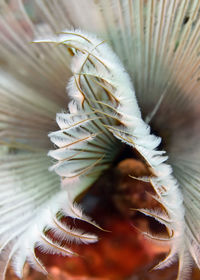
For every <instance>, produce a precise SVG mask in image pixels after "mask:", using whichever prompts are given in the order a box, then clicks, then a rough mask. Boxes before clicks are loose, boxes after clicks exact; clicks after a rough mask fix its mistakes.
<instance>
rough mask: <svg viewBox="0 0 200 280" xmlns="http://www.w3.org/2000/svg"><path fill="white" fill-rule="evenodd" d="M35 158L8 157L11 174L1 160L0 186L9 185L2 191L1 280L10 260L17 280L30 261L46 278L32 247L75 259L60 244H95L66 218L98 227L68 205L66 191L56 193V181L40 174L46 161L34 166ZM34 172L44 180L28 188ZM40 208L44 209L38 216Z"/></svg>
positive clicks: (93, 236)
mask: <svg viewBox="0 0 200 280" xmlns="http://www.w3.org/2000/svg"><path fill="white" fill-rule="evenodd" d="M39 158H40V156H39V155H34V154H32V158H31V159H30V154H24V155H14V156H13V155H10V156H9V160H10V162H12V171H11V170H10V168H11V166H10V164H4V160H3V159H2V166H1V172H2V173H3V175H4V176H3V177H2V178H1V184H2V186H4V184H7V188H6V189H2V188H1V197H2V200H1V209H0V210H1V219H0V224H1V225H3V226H2V227H1V229H0V236H1V238H0V242H1V258H0V279H4V278H5V275H6V270H7V267H8V265H9V263H10V261H11V259H12V264H13V267H14V270H15V273H16V274H17V276H18V277H20V278H21V277H22V276H23V268H24V265H25V262H29V264H30V265H31V266H33V267H34V268H35V269H36V270H38V271H40V272H43V273H47V271H46V270H45V267H44V266H43V264H42V262H41V260H40V259H39V258H38V257H37V255H36V253H35V249H36V248H40V250H41V251H43V252H47V253H51V254H56V253H57V254H61V255H63V256H74V255H77V254H76V253H75V252H73V251H72V250H70V248H68V247H66V246H65V245H63V242H65V243H66V242H68V243H70V242H76V243H80V242H83V243H91V242H96V241H97V237H96V236H95V235H93V234H86V233H85V232H84V231H81V230H78V229H77V228H76V226H75V224H76V223H73V224H74V226H73V227H72V226H71V225H70V224H68V223H67V222H66V219H64V218H65V217H71V219H74V220H75V221H76V220H82V221H85V222H86V223H90V224H92V225H93V226H96V227H98V226H97V225H96V224H95V223H94V222H92V220H91V219H89V218H87V217H86V216H85V215H84V214H83V213H82V210H81V209H80V207H77V206H76V205H74V204H72V203H71V202H70V200H69V198H68V197H67V193H66V192H65V191H60V192H58V189H57V186H58V183H59V182H58V178H56V177H55V176H53V173H49V172H48V170H46V171H44V170H43V169H44V167H45V168H46V166H47V165H48V164H49V163H48V160H47V158H46V157H45V155H44V162H42V161H41V162H38V159H39ZM5 160H8V155H6V156H5ZM19 161H20V162H21V164H20V165H19ZM43 164H44V165H43ZM8 165H9V167H8ZM8 168H9V170H8ZM35 168H36V169H37V171H38V172H36V173H35V176H38V174H40V172H43V171H44V172H43V177H42V178H41V177H40V176H39V178H38V179H37V178H35V180H33V178H32V183H30V175H31V173H33V170H34V169H35ZM24 172H26V173H24ZM8 174H9V177H8ZM47 178H49V180H50V181H49V180H47ZM49 182H51V183H49ZM12 184H14V185H15V189H13V188H12ZM41 184H42V186H43V187H42V188H41ZM22 185H24V188H26V193H24V192H23V190H22V187H21V186H22ZM27 185H28V186H29V188H28V189H27ZM41 203H42V204H43V207H42V208H43V210H44V211H42V213H41V211H40V209H41V206H40V205H41ZM8 206H9V207H8ZM63 220H64V221H63ZM38 224H39V225H38ZM36 225H38V226H36Z"/></svg>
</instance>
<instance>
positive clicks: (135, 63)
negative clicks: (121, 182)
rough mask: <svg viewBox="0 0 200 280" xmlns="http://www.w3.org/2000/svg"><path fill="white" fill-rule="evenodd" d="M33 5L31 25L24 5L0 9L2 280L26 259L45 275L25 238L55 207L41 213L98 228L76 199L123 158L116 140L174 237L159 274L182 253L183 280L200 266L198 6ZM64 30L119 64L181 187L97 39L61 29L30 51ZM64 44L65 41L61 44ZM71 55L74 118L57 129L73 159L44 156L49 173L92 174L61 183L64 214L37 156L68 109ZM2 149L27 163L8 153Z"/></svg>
mask: <svg viewBox="0 0 200 280" xmlns="http://www.w3.org/2000/svg"><path fill="white" fill-rule="evenodd" d="M27 2H28V1H26V3H27ZM30 2H31V5H33V8H34V10H35V12H36V21H35V19H34V20H32V18H31V17H29V15H28V13H27V11H26V9H25V6H24V3H25V2H23V1H22V0H18V1H15V0H11V1H5V0H2V1H1V4H0V5H1V11H0V28H1V31H2V32H1V33H0V41H1V44H0V61H1V62H3V63H1V75H0V76H1V77H0V99H1V102H0V120H1V124H0V130H1V132H0V140H1V144H2V145H6V147H7V152H6V153H5V158H4V159H3V160H2V165H1V169H0V183H1V186H2V187H1V191H2V192H1V193H2V197H1V198H0V203H2V204H1V205H2V206H1V209H0V211H2V213H7V214H6V215H7V216H5V215H0V217H1V218H0V224H1V225H2V229H1V232H0V243H1V245H2V248H1V250H2V252H3V253H2V254H1V259H0V261H1V271H0V274H1V276H0V278H1V279H4V277H5V271H6V268H7V264H8V263H9V262H10V260H11V259H12V257H14V258H15V270H16V271H17V272H18V275H19V276H20V277H22V274H23V273H22V271H23V265H24V262H25V261H26V260H29V262H31V263H32V265H33V266H35V267H37V268H38V269H39V270H44V269H43V265H42V264H41V263H40V261H39V260H38V259H37V258H36V256H35V255H34V246H35V243H34V242H33V240H32V241H31V242H30V243H28V241H27V242H24V240H27V236H28V235H29V231H27V230H28V228H31V225H33V223H35V224H37V225H38V226H39V225H40V219H39V218H38V219H37V220H36V219H34V218H35V216H37V213H42V212H43V210H44V208H46V206H45V205H46V204H48V201H51V199H52V201H53V200H54V203H52V205H51V207H50V208H51V209H50V212H49V211H47V212H48V213H53V215H56V213H57V211H58V209H61V213H62V212H63V215H69V216H72V217H74V218H80V217H82V218H83V219H85V221H88V222H90V223H91V224H93V225H95V223H94V222H93V221H90V219H89V218H87V217H85V216H84V215H83V214H82V212H81V211H80V210H76V208H75V206H73V204H72V201H73V198H74V197H76V195H78V194H80V193H81V192H82V191H83V190H85V189H86V188H87V187H88V186H90V185H91V184H92V182H94V181H95V180H96V178H98V176H99V175H100V174H101V172H102V171H103V170H104V169H106V168H107V167H108V166H109V165H110V163H111V162H112V159H113V158H114V157H115V154H114V153H113V152H114V151H117V150H118V149H119V147H120V145H121V144H120V143H121V141H122V142H124V143H127V144H128V145H130V146H133V147H134V148H135V149H137V150H138V152H139V153H140V154H141V155H142V156H143V157H144V158H145V159H146V162H148V164H149V169H150V170H152V171H153V173H154V177H152V178H149V181H150V183H151V184H152V186H153V187H154V189H155V191H156V193H157V196H156V199H157V200H158V201H159V202H160V203H161V204H163V206H164V208H165V209H167V212H168V215H169V218H170V219H171V221H172V222H171V224H170V226H169V227H171V232H174V237H175V238H174V239H173V240H172V242H171V243H172V249H171V252H170V255H169V256H168V257H167V259H166V260H165V261H163V262H162V264H160V265H158V267H163V266H164V265H169V264H170V263H171V262H172V261H173V260H175V258H176V256H177V255H178V256H179V260H180V266H179V274H178V278H179V279H180V280H183V279H184V278H186V277H187V276H188V271H189V269H188V266H191V258H192V257H193V259H194V260H195V262H196V263H197V265H198V267H199V261H198V260H199V258H200V254H199V251H200V246H199V244H200V238H199V230H200V224H199V220H200V209H199V203H198V202H199V201H200V195H199V193H200V192H199V187H198V186H199V178H200V172H199V170H198V166H199V154H200V148H199V131H200V126H199V121H198V120H199V109H198V107H199V106H197V104H199V84H198V83H199V62H200V60H199V51H198V50H199V47H200V40H199V27H200V21H199V8H200V1H199V0H183V1H182V0H178V1H140V0H134V1H130V0H123V1H112V0H100V1H93V0H87V1H82V0H77V1H73V0H68V1H65V0H60V1H59V5H58V4H57V3H56V2H55V1H53V0H49V1H46V2H45V1H43V0H37V1H30ZM47 2H48V3H47ZM13 3H14V5H12V4H13ZM10 4H11V5H10ZM14 9H16V10H14ZM66 15H67V16H66ZM72 15H73V16H72ZM83 15H84V16H83ZM24 23H25V26H24ZM71 26H73V27H78V28H79V27H81V28H82V29H84V30H88V31H93V32H95V33H96V34H98V35H101V36H102V38H104V39H106V41H107V42H109V44H110V45H111V46H112V48H113V49H114V51H115V52H116V53H117V55H118V56H119V58H120V60H121V61H122V62H123V64H124V65H125V66H126V70H127V72H128V73H129V74H130V76H131V79H132V81H133V84H134V87H135V91H136V94H137V100H138V102H139V104H140V107H141V109H142V114H143V116H144V119H146V120H148V123H150V124H152V123H153V126H154V128H155V129H156V130H158V131H159V130H161V131H163V128H164V129H165V130H166V131H168V130H169V133H170V136H171V138H170V143H167V155H168V156H169V162H170V164H171V166H172V167H173V174H174V176H175V177H176V179H177V180H178V182H179V185H178V184H177V182H176V180H175V179H174V177H173V176H172V167H171V166H169V165H168V164H165V163H164V161H165V160H166V158H165V157H164V156H163V154H164V152H162V151H161V152H160V151H157V150H156V147H158V145H159V138H157V139H156V138H155V137H152V136H151V135H150V126H148V125H146V124H145V123H144V122H143V120H142V119H141V114H140V110H139V108H138V106H137V102H136V98H135V95H134V90H133V88H132V82H131V81H130V79H129V77H128V75H127V74H126V71H125V70H124V68H123V66H122V63H121V62H120V60H119V59H118V58H117V57H116V55H114V54H113V52H112V51H111V50H110V48H109V47H108V46H107V45H106V44H105V42H102V41H100V40H98V39H97V38H96V37H95V36H93V35H90V34H86V33H83V32H80V31H77V30H69V31H67V32H63V34H62V35H61V36H60V37H57V38H55V37H54V36H49V37H48V38H47V40H46V41H48V42H50V41H52V40H53V41H54V43H56V45H57V43H58V44H59V45H62V46H61V47H55V46H54V45H53V46H52V45H51V44H30V41H32V40H33V38H34V36H37V38H40V37H41V38H43V37H44V36H46V34H49V33H51V34H52V32H59V31H60V30H62V29H63V28H71ZM65 33H67V34H65ZM80 35H81V36H82V35H83V36H82V38H81V37H80ZM65 39H67V41H66V42H64V41H63V42H61V41H62V40H65ZM87 39H89V40H90V41H91V42H89V41H87ZM43 41H45V40H43ZM98 43H100V45H99V46H97V44H98ZM73 44H74V45H73ZM66 46H67V48H71V51H72V52H70V53H71V54H69V53H68V52H67V51H66ZM77 47H78V49H77V50H76V48H77ZM81 49H82V51H80V50H81ZM72 53H73V54H74V57H73V59H72V66H71V67H72V68H71V69H72V72H73V74H74V76H73V77H72V79H71V81H70V83H69V86H68V88H67V91H68V92H69V95H70V96H71V98H72V101H71V102H70V103H69V104H68V109H69V114H71V117H70V115H68V114H66V115H65V113H63V114H64V115H62V117H61V118H60V116H59V115H58V116H59V117H58V118H57V122H58V125H62V126H63V127H60V128H61V130H62V129H66V135H65V136H66V137H62V138H64V141H66V138H67V139H71V140H70V141H71V143H73V145H71V150H70V149H69V146H68V147H66V148H60V149H57V150H56V151H50V152H49V155H51V156H53V157H54V158H55V159H56V160H58V161H59V162H58V163H59V164H58V165H56V168H58V167H59V165H62V160H63V161H65V160H68V161H72V160H73V159H74V160H75V161H76V162H77V166H79V165H80V162H81V161H85V160H87V159H88V157H90V160H88V161H87V162H88V165H80V166H81V169H80V170H78V169H77V168H75V167H74V173H73V172H72V175H73V176H71V177H66V178H65V179H64V180H63V181H62V187H63V188H64V189H66V190H67V192H68V195H70V199H68V198H67V201H66V203H69V204H68V206H66V205H65V202H63V203H64V205H63V206H62V207H61V204H62V198H60V199H58V200H57V193H59V192H60V184H59V180H58V179H57V178H56V176H55V175H54V174H53V172H51V173H49V172H48V171H47V166H49V162H48V160H47V159H46V157H45V155H44V154H45V153H46V152H47V150H48V149H49V145H48V143H49V141H48V140H47V137H46V135H47V133H48V132H49V131H53V130H55V127H54V125H53V124H54V123H55V122H54V121H53V120H54V118H55V114H56V112H58V111H59V110H60V109H59V108H60V107H62V106H63V104H66V101H67V100H66V99H65V95H64V87H65V84H66V80H67V79H68V78H69V76H70V75H71V71H69V61H70V59H71V55H72ZM84 60H86V63H85V64H84ZM83 64H84V65H83ZM82 66H84V67H82ZM81 67H82V68H83V69H81ZM8 72H9V74H7V73H8ZM79 74H81V75H79ZM47 103H48V104H47ZM83 105H84V107H83ZM8 112H9V114H8ZM72 115H73V116H72ZM65 116H66V117H65ZM184 116H187V118H186V117H184ZM87 118H88V121H85V119H87ZM78 120H80V122H79V121H78ZM65 123H67V126H66V127H65ZM191 124H192V125H191ZM73 126H74V128H73ZM70 127H71V128H73V129H70ZM79 128H80V129H81V133H82V132H84V135H86V134H87V135H93V136H94V135H95V137H91V141H83V139H81V138H79V139H78V140H79V141H78V142H77V143H74V142H75V139H77V137H78V136H77V135H78V134H80V129H79ZM70 130H71V131H70ZM70 132H72V135H70ZM164 132H165V131H164ZM164 138H165V136H164ZM88 140H89V138H88ZM62 141H63V139H62ZM62 141H61V142H62ZM9 148H14V149H16V150H17V153H20V151H21V150H22V151H23V153H22V155H19V154H16V155H8V154H7V153H9ZM24 151H26V156H25V154H24ZM28 158H29V160H28ZM32 158H34V160H33V161H31V160H30V159H32ZM44 159H45V160H44ZM56 168H55V170H56ZM13 171H14V174H13ZM66 176H67V174H66ZM34 182H35V183H34ZM40 182H41V184H40ZM72 183H73V185H72ZM48 184H49V185H48ZM179 187H180V188H181V190H182V194H183V197H182V196H181V194H180V192H179ZM36 190H37V191H36ZM37 192H38V195H36V193H37ZM25 194H26V195H25ZM11 196H12V198H10V197H11ZM13 197H15V199H14V200H13ZM53 197H55V199H53ZM30 198H31V199H30ZM56 200H57V202H56ZM68 200H69V201H70V202H69V201H68ZM182 200H184V207H185V220H184V219H183V216H184V211H183V207H182ZM21 201H22V203H21ZM13 205H15V206H14V207H12V206H13ZM18 205H19V206H20V208H19V209H17V206H18ZM69 205H70V206H69ZM29 206H30V207H29ZM43 207H44V208H43ZM48 207H49V205H47V208H48ZM153 214H154V213H153ZM157 214H159V213H157ZM48 215H49V214H48ZM160 215H161V213H160ZM39 216H41V215H39ZM46 219H47V220H46V222H45V220H44V221H43V222H42V224H41V226H42V227H41V228H40V226H39V231H40V232H42V231H43V229H44V228H43V226H44V227H46V228H48V223H49V224H51V219H49V218H48V216H47V217H46ZM96 226H98V225H96ZM16 229H17V230H16ZM169 232H170V229H169ZM78 242H79V240H78ZM20 244H29V245H30V246H29V245H26V248H28V250H25V249H24V248H23V247H22V246H20ZM15 249H16V251H15ZM23 249H24V250H23ZM188 252H189V254H188ZM191 255H192V257H191ZM44 272H45V271H44Z"/></svg>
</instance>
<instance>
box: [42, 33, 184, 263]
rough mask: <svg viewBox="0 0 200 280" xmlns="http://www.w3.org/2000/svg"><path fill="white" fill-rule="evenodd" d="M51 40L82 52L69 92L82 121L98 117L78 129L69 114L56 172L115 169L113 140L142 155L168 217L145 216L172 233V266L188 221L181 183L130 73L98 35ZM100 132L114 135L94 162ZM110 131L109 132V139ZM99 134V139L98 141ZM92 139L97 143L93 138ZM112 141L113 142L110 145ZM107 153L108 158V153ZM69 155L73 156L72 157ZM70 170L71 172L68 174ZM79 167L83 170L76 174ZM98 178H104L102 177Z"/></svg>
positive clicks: (77, 56) (69, 35) (64, 35)
mask: <svg viewBox="0 0 200 280" xmlns="http://www.w3.org/2000/svg"><path fill="white" fill-rule="evenodd" d="M45 41H48V40H45ZM49 41H52V42H54V43H58V42H59V43H61V44H63V45H66V46H67V47H68V48H72V50H73V52H74V53H76V52H77V53H76V54H75V56H74V57H73V59H72V65H71V68H72V72H73V73H74V76H73V77H72V79H71V81H70V84H69V87H68V89H69V94H70V96H71V98H72V100H73V101H72V102H73V103H76V104H77V105H76V106H77V118H78V116H79V115H84V113H85V114H86V115H87V114H92V113H94V115H95V116H96V117H94V118H93V119H92V118H91V119H89V120H88V122H87V126H85V123H84V122H83V123H82V122H81V118H80V122H77V121H74V124H73V119H72V116H71V115H70V114H66V115H65V119H67V123H72V125H71V126H70V127H69V128H67V129H66V130H65V129H61V130H59V131H58V132H53V133H51V134H50V138H51V140H52V141H53V142H54V143H55V144H56V145H57V146H58V148H59V149H58V151H59V152H60V153H59V161H58V163H57V164H56V165H54V170H55V171H56V172H57V173H58V174H61V173H60V167H61V168H62V170H63V171H62V176H63V177H64V178H65V177H66V178H68V174H70V171H71V172H72V174H73V176H83V177H84V176H88V177H90V176H91V175H90V172H93V171H94V170H95V169H96V170H97V171H98V170H99V171H100V172H102V164H103V163H104V160H106V162H107V163H108V164H111V163H112V161H113V159H114V156H115V153H114V152H113V153H110V152H109V148H110V147H112V148H113V145H112V144H111V143H112V142H113V141H114V139H113V137H114V136H115V137H116V139H118V140H120V141H121V142H124V143H126V144H127V145H130V146H131V147H133V148H134V149H135V150H137V151H138V152H139V154H140V155H141V157H142V158H143V159H144V161H145V162H146V164H147V166H149V168H150V169H151V171H152V173H153V174H154V177H153V178H152V179H151V180H152V182H153V185H154V188H155V189H156V192H157V193H158V194H159V201H160V203H161V204H162V205H163V206H164V208H165V209H166V211H167V214H168V216H169V218H166V217H163V215H162V214H161V213H160V212H154V211H151V210H148V211H147V210H142V209H141V210H140V211H142V212H143V213H144V214H146V215H150V216H152V217H154V218H155V219H157V220H158V221H159V222H160V223H163V224H164V225H165V226H166V227H167V228H168V231H169V232H173V234H174V237H173V239H172V240H171V246H172V249H171V254H170V255H169V257H168V259H166V260H165V262H166V263H167V262H170V261H171V259H174V256H175V255H177V254H179V252H180V250H182V249H181V248H182V247H183V246H184V240H185V238H184V230H185V229H184V224H185V222H184V209H183V205H182V196H181V193H180V191H179V188H178V183H177V181H176V179H175V178H174V177H173V176H172V169H171V167H170V166H169V165H168V164H166V163H164V162H165V161H166V160H167V157H166V156H164V155H163V154H164V151H158V150H156V148H157V146H158V145H159V144H160V139H159V138H157V137H155V136H153V135H151V134H150V127H149V126H148V125H147V124H146V123H144V122H143V121H142V119H141V113H140V110H139V107H138V105H137V101H136V98H135V93H134V90H133V87H132V85H131V82H130V79H129V77H128V75H127V73H126V72H125V70H124V68H123V66H122V65H121V63H120V61H119V60H118V58H117V57H116V56H115V55H114V54H113V52H112V51H111V49H110V48H109V47H108V46H107V45H106V44H105V42H103V41H100V40H99V39H97V38H96V37H95V36H93V35H89V34H85V33H83V32H81V31H79V30H76V31H74V32H71V31H65V32H63V33H62V34H61V35H60V36H59V37H57V38H55V39H54V40H53V39H52V38H51V39H50V40H49ZM69 113H70V112H69ZM62 117H63V116H62ZM86 127H87V130H86V131H87V133H88V136H87V137H88V139H89V141H88V140H87V139H86V137H85V138H82V136H81V133H80V135H79V134H78V133H76V134H75V133H73V131H78V130H79V131H80V132H81V131H82V130H84V129H85V128H86ZM102 128H103V129H102ZM68 129H69V132H68ZM99 130H100V132H101V134H100V136H101V135H102V134H103V135H105V138H106V136H107V135H109V138H106V139H107V142H108V143H105V144H104V145H103V146H102V150H104V152H105V157H103V158H102V157H101V155H98V154H97V155H96V158H94V159H93V158H91V160H90V159H89V157H88V152H87V149H89V145H94V146H95V145H96V146H97V147H98V148H100V147H101V144H100V139H99ZM105 130H107V131H106V134H105ZM71 131H72V133H71ZM65 133H66V134H67V137H66V135H65ZM94 134H95V137H93V135H94ZM57 135H59V137H60V138H59V140H61V139H62V141H57V139H56V137H57ZM89 135H91V136H92V138H89ZM74 138H75V140H74ZM82 139H84V140H85V139H86V142H88V145H87V146H85V148H84V149H82V146H80V148H79V147H78V146H75V148H74V153H75V154H76V153H77V152H78V151H80V150H81V149H82V153H81V154H78V155H77V156H76V155H75V156H74V157H72V156H71V152H72V150H71V149H73V143H74V142H75V143H77V142H78V143H79V142H80V143H82ZM109 139H111V140H110V143H109ZM118 140H115V141H116V142H118V145H119V143H120V141H118ZM70 141H71V144H70ZM63 146H64V147H66V150H65V151H64V153H63V157H62V151H63V150H61V149H63ZM69 146H71V148H70V149H68V147H69ZM107 149H108V152H109V153H108V152H107V151H106V150H107ZM68 152H69V156H67V154H68ZM51 155H52V156H53V152H51ZM56 158H57V157H56ZM76 158H77V160H79V159H80V158H83V159H85V162H84V163H83V164H80V163H79V165H76V164H75V162H74V161H76ZM98 160H99V163H101V164H100V167H101V168H100V169H99V165H96V166H95V164H96V162H97V161H98ZM71 161H72V163H71ZM65 165H66V168H64V169H63V167H64V166H65ZM70 166H71V168H70ZM78 166H79V167H80V169H78V170H76V168H77V167H78ZM87 166H88V167H89V166H91V168H89V169H87ZM105 167H107V165H106V166H105ZM68 168H69V169H68ZM97 174H98V175H99V173H97ZM94 178H95V177H94Z"/></svg>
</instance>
